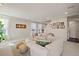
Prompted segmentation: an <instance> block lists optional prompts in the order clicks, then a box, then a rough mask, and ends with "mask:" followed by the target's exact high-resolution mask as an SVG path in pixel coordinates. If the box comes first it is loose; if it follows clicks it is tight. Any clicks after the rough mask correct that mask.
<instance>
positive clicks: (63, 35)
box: [45, 18, 67, 40]
mask: <svg viewBox="0 0 79 59" xmlns="http://www.w3.org/2000/svg"><path fill="white" fill-rule="evenodd" d="M55 22H64V23H65V29H52V28H51V27H50V26H49V24H51V23H55ZM49 24H48V25H47V27H46V28H45V33H54V35H55V38H56V39H62V40H67V18H58V19H54V20H52V22H50V23H49Z"/></svg>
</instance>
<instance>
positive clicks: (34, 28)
mask: <svg viewBox="0 0 79 59" xmlns="http://www.w3.org/2000/svg"><path fill="white" fill-rule="evenodd" d="M44 25H45V24H41V23H31V25H30V28H31V32H32V35H36V36H38V35H39V34H41V33H44V27H45V26H44Z"/></svg>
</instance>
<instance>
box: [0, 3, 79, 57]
mask: <svg viewBox="0 0 79 59" xmlns="http://www.w3.org/2000/svg"><path fill="white" fill-rule="evenodd" d="M78 5H79V4H75V3H55V4H54V3H50V4H49V3H46V4H44V3H40V4H39V3H36V4H35V3H34V4H33V3H29V4H28V3H19V4H18V3H1V4H0V55H1V56H66V55H79V54H78V52H79V51H77V52H76V53H75V54H74V52H72V51H71V52H72V53H71V52H70V53H71V54H68V53H66V52H69V51H70V50H66V51H65V53H63V51H64V44H65V42H68V41H67V39H69V38H70V37H69V31H68V29H69V28H68V21H69V20H68V19H70V18H72V19H73V18H74V17H75V18H77V19H78V17H79V11H78V8H79V6H78ZM58 10H59V11H58ZM76 16H77V17H76ZM67 44H69V45H70V44H71V45H78V46H79V43H75V44H74V42H70V43H69V42H68V43H67ZM78 46H77V47H78ZM69 49H70V48H69ZM73 51H75V50H73Z"/></svg>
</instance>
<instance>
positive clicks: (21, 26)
mask: <svg viewBox="0 0 79 59" xmlns="http://www.w3.org/2000/svg"><path fill="white" fill-rule="evenodd" d="M16 28H19V29H25V28H26V24H16Z"/></svg>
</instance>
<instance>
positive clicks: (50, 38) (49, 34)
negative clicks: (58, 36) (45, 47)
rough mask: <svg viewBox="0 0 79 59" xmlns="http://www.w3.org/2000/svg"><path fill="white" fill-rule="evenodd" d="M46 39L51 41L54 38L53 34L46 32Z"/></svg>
mask: <svg viewBox="0 0 79 59" xmlns="http://www.w3.org/2000/svg"><path fill="white" fill-rule="evenodd" d="M47 40H48V41H49V42H53V41H54V40H55V36H54V34H53V33H48V34H47Z"/></svg>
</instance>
